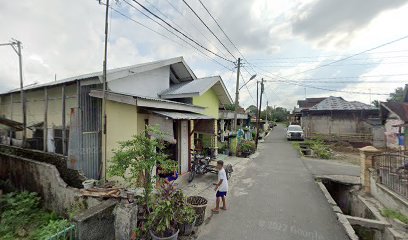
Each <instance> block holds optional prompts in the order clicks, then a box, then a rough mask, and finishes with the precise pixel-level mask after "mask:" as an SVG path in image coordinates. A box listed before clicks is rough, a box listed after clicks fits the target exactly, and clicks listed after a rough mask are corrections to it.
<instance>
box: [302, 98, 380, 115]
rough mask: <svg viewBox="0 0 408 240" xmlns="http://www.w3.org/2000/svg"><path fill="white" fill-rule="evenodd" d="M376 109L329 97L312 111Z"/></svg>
mask: <svg viewBox="0 0 408 240" xmlns="http://www.w3.org/2000/svg"><path fill="white" fill-rule="evenodd" d="M374 109H376V108H375V107H374V106H371V105H368V104H365V103H362V102H357V101H352V102H348V101H346V100H344V99H343V98H341V97H333V96H331V97H328V98H326V99H324V100H323V101H321V102H320V103H318V104H317V105H315V106H313V107H311V108H310V109H309V110H310V111H316V110H374Z"/></svg>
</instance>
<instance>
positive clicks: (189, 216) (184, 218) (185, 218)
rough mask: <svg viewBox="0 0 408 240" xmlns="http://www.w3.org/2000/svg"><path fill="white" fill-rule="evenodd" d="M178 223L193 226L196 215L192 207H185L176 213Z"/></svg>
mask: <svg viewBox="0 0 408 240" xmlns="http://www.w3.org/2000/svg"><path fill="white" fill-rule="evenodd" d="M175 218H176V221H177V223H181V224H191V223H193V222H194V221H195V219H196V213H195V211H194V209H193V208H192V207H190V206H183V207H182V208H180V209H178V210H177V211H176V216H175Z"/></svg>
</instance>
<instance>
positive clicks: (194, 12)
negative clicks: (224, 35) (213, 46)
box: [183, 0, 237, 60]
mask: <svg viewBox="0 0 408 240" xmlns="http://www.w3.org/2000/svg"><path fill="white" fill-rule="evenodd" d="M183 2H184V4H185V5H186V6H187V7H188V8H189V9H190V10H191V11H192V12H193V13H194V15H195V16H196V17H197V18H198V19H199V20H200V21H201V23H202V24H204V26H205V27H206V28H207V29H208V31H210V33H211V34H212V35H213V36H214V37H215V38H216V39H217V40H218V42H219V43H221V45H222V46H223V47H224V48H225V50H227V52H228V53H229V54H230V55H231V56H232V57H233V58H234V59H235V60H237V58H236V57H235V56H234V55H233V54H232V53H231V52H230V50H229V49H228V48H227V47H226V46H225V45H224V43H223V42H222V41H221V40H220V39H219V38H218V37H217V35H215V33H214V32H213V31H212V30H211V29H210V28H209V27H208V26H207V24H206V23H205V22H204V21H203V19H201V17H200V16H199V15H198V14H197V13H196V11H194V9H193V8H192V7H191V6H190V5H189V4H188V3H187V2H186V1H185V0H183Z"/></svg>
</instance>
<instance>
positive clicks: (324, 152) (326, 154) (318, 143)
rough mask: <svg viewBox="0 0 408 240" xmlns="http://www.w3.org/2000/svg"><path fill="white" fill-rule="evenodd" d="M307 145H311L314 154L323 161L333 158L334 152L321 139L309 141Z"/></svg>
mask: <svg viewBox="0 0 408 240" xmlns="http://www.w3.org/2000/svg"><path fill="white" fill-rule="evenodd" d="M305 144H309V145H310V148H311V149H312V150H313V152H314V154H315V155H316V156H317V157H319V158H323V159H330V158H331V157H332V151H331V149H330V147H329V146H328V145H326V144H325V143H324V141H323V140H321V139H315V140H309V141H306V142H305Z"/></svg>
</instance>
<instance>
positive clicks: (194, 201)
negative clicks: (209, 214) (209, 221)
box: [187, 196, 208, 226]
mask: <svg viewBox="0 0 408 240" xmlns="http://www.w3.org/2000/svg"><path fill="white" fill-rule="evenodd" d="M207 203H208V200H207V199H205V198H204V197H201V196H190V197H188V198H187V204H188V205H190V206H191V207H192V208H193V209H194V211H195V213H196V215H197V219H196V222H195V226H200V225H201V224H203V222H204V220H205V209H206V208H207Z"/></svg>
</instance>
